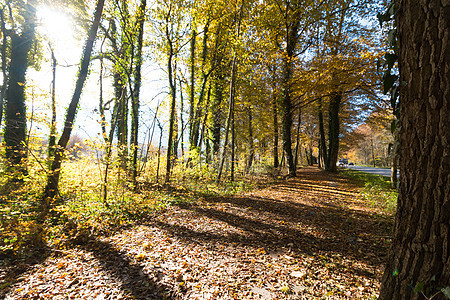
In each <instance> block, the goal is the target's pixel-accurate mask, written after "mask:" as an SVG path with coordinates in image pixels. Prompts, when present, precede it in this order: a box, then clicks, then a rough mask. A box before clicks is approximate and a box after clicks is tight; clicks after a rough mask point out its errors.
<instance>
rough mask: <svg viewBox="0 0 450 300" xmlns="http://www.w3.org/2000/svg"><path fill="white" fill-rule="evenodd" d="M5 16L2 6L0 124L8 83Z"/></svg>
mask: <svg viewBox="0 0 450 300" xmlns="http://www.w3.org/2000/svg"><path fill="white" fill-rule="evenodd" d="M5 26H6V25H5V17H4V14H3V8H2V9H0V31H1V33H2V47H1V50H0V51H1V55H2V75H3V82H2V87H1V89H0V108H1V109H0V125H1V124H2V120H3V99H4V98H5V94H6V86H7V85H8V75H7V72H6V65H7V57H6V51H7V47H8V39H7V36H8V35H7V31H6V27H5Z"/></svg>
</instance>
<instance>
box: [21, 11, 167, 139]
mask: <svg viewBox="0 0 450 300" xmlns="http://www.w3.org/2000/svg"><path fill="white" fill-rule="evenodd" d="M38 20H39V27H38V32H39V35H41V36H43V37H45V39H46V40H47V41H50V43H51V44H52V48H53V50H54V52H55V57H56V59H57V62H58V65H57V68H56V102H57V128H58V132H61V131H62V124H63V122H64V117H65V110H66V108H67V106H68V104H69V102H70V100H71V98H72V94H73V90H74V88H75V82H76V76H77V71H78V65H79V62H80V58H81V53H82V50H83V45H84V36H83V34H82V33H80V32H77V31H76V30H74V29H76V26H75V24H74V22H73V21H72V20H71V17H70V15H67V14H64V13H63V12H61V11H57V10H54V9H50V8H48V7H40V8H39V9H38ZM96 44H97V49H98V45H99V42H98V41H97V43H96ZM43 56H44V58H43V60H42V61H41V63H40V69H39V70H35V69H33V68H29V70H28V73H27V80H28V82H27V86H29V87H30V88H29V89H28V97H27V102H28V115H31V114H33V116H34V117H35V118H34V121H33V122H32V123H31V124H30V126H29V127H31V129H32V131H31V132H32V134H33V135H36V136H41V137H45V136H46V135H48V133H49V128H48V126H47V125H45V124H44V123H43V122H38V121H37V120H38V119H39V118H40V119H44V118H45V119H46V120H50V118H51V110H50V105H51V96H50V91H51V82H52V71H51V64H52V63H51V61H50V57H51V52H50V47H49V46H48V45H47V44H44V45H43ZM99 70H100V63H99V61H98V60H93V61H92V62H91V65H90V72H89V76H88V78H87V81H86V83H85V86H84V88H83V92H82V96H81V99H80V105H79V111H78V114H77V117H76V119H75V124H74V131H73V133H72V135H78V136H80V137H82V138H84V139H90V140H95V139H100V138H101V136H100V132H101V127H100V124H99V120H100V115H99V113H98V102H99ZM142 76H143V82H142V88H141V101H142V104H141V114H140V117H141V124H142V127H141V131H140V138H139V140H140V142H141V143H142V142H144V140H145V136H146V133H147V132H146V131H148V130H147V128H148V127H149V126H150V125H151V123H152V120H153V114H152V113H150V111H151V110H153V111H154V110H155V108H156V106H157V105H158V103H160V102H162V101H163V100H164V98H165V95H166V94H165V93H164V92H163V91H164V89H165V86H166V85H165V82H164V78H165V74H164V73H163V72H162V71H161V69H160V68H159V66H158V65H157V64H155V63H153V64H152V63H148V62H147V63H144V66H143V70H142ZM33 94H34V97H33ZM103 94H104V99H106V100H109V99H112V97H113V90H112V87H111V82H109V83H108V82H107V79H105V80H104V91H103ZM159 112H160V113H161V112H162V115H161V116H160V117H161V119H162V122H163V123H165V118H166V117H165V115H164V109H160V110H159ZM107 114H108V113H107ZM107 118H108V117H107ZM108 119H109V118H108ZM158 136H159V132H156V133H155V137H154V138H153V144H156V143H157V140H158V139H157V137H158Z"/></svg>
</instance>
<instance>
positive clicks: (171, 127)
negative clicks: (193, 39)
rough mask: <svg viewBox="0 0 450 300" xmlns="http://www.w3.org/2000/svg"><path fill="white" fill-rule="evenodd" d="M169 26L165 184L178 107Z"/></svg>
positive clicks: (170, 164) (170, 161)
mask: <svg viewBox="0 0 450 300" xmlns="http://www.w3.org/2000/svg"><path fill="white" fill-rule="evenodd" d="M168 26H169V24H166V38H167V42H168V43H169V58H168V61H167V69H168V75H169V86H170V96H171V101H170V119H169V138H168V141H167V160H166V177H165V183H169V182H170V172H171V168H172V150H173V136H174V127H175V106H176V90H175V84H174V80H175V78H174V75H173V65H172V64H173V58H174V49H173V45H172V40H171V39H170V34H169V28H168Z"/></svg>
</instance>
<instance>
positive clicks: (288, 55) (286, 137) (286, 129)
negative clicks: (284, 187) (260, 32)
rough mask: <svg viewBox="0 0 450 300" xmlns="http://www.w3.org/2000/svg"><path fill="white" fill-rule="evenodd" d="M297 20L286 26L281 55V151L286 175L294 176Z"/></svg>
mask: <svg viewBox="0 0 450 300" xmlns="http://www.w3.org/2000/svg"><path fill="white" fill-rule="evenodd" d="M299 22H300V21H299V20H298V19H297V20H294V21H293V24H290V25H291V26H289V27H288V28H287V31H288V33H287V40H286V41H285V42H286V49H285V53H284V55H283V62H282V64H283V66H282V82H281V84H282V101H281V104H282V105H281V108H282V111H283V128H282V135H283V152H284V154H285V157H286V161H287V166H288V176H289V177H295V164H294V157H293V155H292V138H291V130H292V110H293V107H292V82H291V81H292V75H293V62H294V51H295V47H296V45H297V42H298V27H299Z"/></svg>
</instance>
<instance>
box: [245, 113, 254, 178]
mask: <svg viewBox="0 0 450 300" xmlns="http://www.w3.org/2000/svg"><path fill="white" fill-rule="evenodd" d="M247 112H248V147H249V151H250V153H249V154H248V159H247V166H246V173H249V172H250V169H251V168H252V164H253V160H254V158H255V144H254V142H253V113H252V108H251V107H250V106H249V107H248V108H247Z"/></svg>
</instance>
